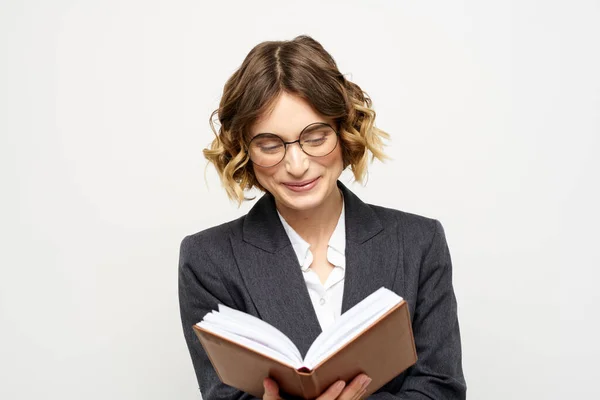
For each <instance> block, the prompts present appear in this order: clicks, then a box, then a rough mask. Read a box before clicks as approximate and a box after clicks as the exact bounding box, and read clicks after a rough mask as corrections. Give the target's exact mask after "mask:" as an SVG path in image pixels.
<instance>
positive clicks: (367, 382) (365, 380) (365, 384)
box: [361, 376, 373, 389]
mask: <svg viewBox="0 0 600 400" xmlns="http://www.w3.org/2000/svg"><path fill="white" fill-rule="evenodd" d="M371 381H373V379H371V378H369V377H368V376H365V377H364V378H363V379H362V386H361V388H362V389H365V388H366V387H367V386H369V383H371Z"/></svg>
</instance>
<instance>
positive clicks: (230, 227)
mask: <svg viewBox="0 0 600 400" xmlns="http://www.w3.org/2000/svg"><path fill="white" fill-rule="evenodd" d="M245 217H246V215H243V216H241V217H239V218H236V219H234V220H231V221H227V222H224V223H222V224H219V225H215V226H212V227H210V228H206V229H203V230H201V231H197V232H195V233H190V234H188V235H186V236H185V237H184V238H183V239H182V241H181V249H182V251H186V250H188V251H189V250H190V249H194V248H195V249H200V248H204V249H212V250H215V249H219V248H224V247H228V246H229V244H230V238H231V237H232V236H233V237H236V236H240V237H241V232H242V225H243V222H244V218H245Z"/></svg>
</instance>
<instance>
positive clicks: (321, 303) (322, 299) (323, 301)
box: [319, 297, 325, 305]
mask: <svg viewBox="0 0 600 400" xmlns="http://www.w3.org/2000/svg"><path fill="white" fill-rule="evenodd" d="M319 304H320V305H323V304H325V298H323V297H321V300H319Z"/></svg>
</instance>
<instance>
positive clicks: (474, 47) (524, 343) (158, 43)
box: [0, 0, 600, 400]
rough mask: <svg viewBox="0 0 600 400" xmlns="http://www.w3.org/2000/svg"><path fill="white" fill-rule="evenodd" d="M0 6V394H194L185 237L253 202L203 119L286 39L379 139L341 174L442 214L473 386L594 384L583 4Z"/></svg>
mask: <svg viewBox="0 0 600 400" xmlns="http://www.w3.org/2000/svg"><path fill="white" fill-rule="evenodd" d="M0 5H1V6H0V57H1V59H0V60H1V62H0V132H1V136H0V177H1V186H0V190H1V196H0V199H1V200H0V201H1V207H0V232H1V236H0V249H1V251H0V268H1V270H0V398H2V399H6V400H9V399H10V400H12V399H64V400H71V399H73V400H75V399H77V400H79V399H88V400H93V399H103V400H104V399H119V400H120V399H144V400H158V399H198V398H200V394H199V391H198V388H197V382H196V378H195V375H194V372H193V368H192V364H191V360H190V357H189V354H188V350H187V348H186V345H185V342H184V339H183V334H182V327H181V322H180V319H179V308H178V299H177V264H178V257H179V245H180V242H181V239H182V238H183V237H184V236H185V235H187V234H190V233H194V232H197V231H200V230H202V229H206V228H208V227H210V226H212V225H215V224H217V223H221V222H224V221H228V220H230V219H233V218H236V217H238V216H240V215H242V214H244V213H246V212H247V211H248V209H249V208H250V207H251V205H252V204H253V203H252V202H248V203H246V204H244V205H243V206H242V207H241V208H237V206H236V205H235V204H234V203H231V202H229V201H228V200H227V198H226V195H225V192H224V191H223V190H222V188H221V186H220V182H219V181H218V177H217V174H216V172H215V170H214V169H213V168H212V167H209V168H208V169H206V168H205V167H206V162H205V160H204V159H203V157H202V153H201V151H202V149H203V148H204V147H205V146H207V145H208V144H209V142H210V141H211V140H212V138H213V134H212V131H211V130H210V126H209V123H208V121H209V115H210V113H211V112H212V111H213V110H214V109H216V108H217V107H218V104H219V99H220V96H221V93H222V90H223V84H224V83H225V81H226V79H227V78H228V77H229V76H230V75H231V74H232V73H233V72H234V71H235V69H236V68H237V67H239V65H240V64H241V62H242V60H243V59H244V57H245V56H246V54H247V53H248V52H249V51H250V49H251V48H252V47H253V46H255V45H256V44H258V43H259V42H261V41H264V40H286V39H293V38H294V37H295V36H297V35H300V34H308V35H311V36H313V37H314V38H315V39H316V40H318V41H320V42H321V44H322V45H323V46H324V47H325V48H326V49H327V50H328V51H329V52H330V53H331V54H332V55H333V57H334V58H335V60H336V61H337V63H338V66H339V68H340V70H341V71H342V73H344V74H346V76H347V77H348V78H349V79H350V80H352V81H354V82H355V83H357V84H358V85H360V86H361V88H362V89H363V90H365V91H366V92H367V93H368V94H369V95H370V96H371V98H372V99H373V106H374V108H375V111H376V112H377V119H376V125H377V126H378V127H379V128H381V129H383V130H385V131H387V132H389V133H390V134H391V136H392V140H391V141H390V142H389V143H388V147H387V152H388V154H389V155H390V156H391V157H392V159H391V160H390V161H388V162H386V163H385V164H383V163H379V162H375V163H374V164H373V165H372V166H371V168H370V172H369V176H368V182H367V183H366V185H364V186H363V185H360V184H358V183H352V177H351V175H350V174H349V173H347V172H346V173H344V174H343V177H342V181H343V182H344V183H346V184H348V185H350V186H349V187H350V188H351V189H352V190H353V191H354V192H355V193H357V194H358V195H359V196H360V197H361V198H362V199H363V200H364V201H366V202H370V203H375V204H379V205H384V206H388V207H394V208H397V209H401V210H404V211H407V212H411V213H416V214H421V215H424V216H427V217H430V218H436V219H439V220H440V221H441V222H442V225H443V226H444V228H445V232H446V236H447V240H448V244H449V247H450V251H451V256H452V261H453V272H454V273H453V281H454V287H455V292H456V296H457V299H458V304H459V319H460V326H461V332H462V343H463V365H464V371H465V377H466V380H467V384H468V396H469V398H470V399H490V400H496V399H498V400H504V399H567V398H568V399H591V398H600V397H599V396H600V386H599V385H598V383H597V381H598V371H599V369H598V361H599V360H600V346H599V344H598V337H600V324H599V319H598V316H599V315H600V312H599V309H598V305H599V295H598V292H599V285H600V282H599V278H600V274H599V272H598V270H599V269H600V253H599V252H598V242H599V239H600V235H599V233H598V229H599V222H600V213H599V211H598V204H600V195H599V192H600V190H599V186H600V185H599V184H600V178H599V172H600V162H599V160H598V152H599V150H600V143H599V142H600V77H599V71H600V45H599V44H598V43H599V38H600V4H599V2H598V1H533V0H522V1H308V0H306V1H302V2H291V1H240V2H229V1H214V2H204V1H191V0H188V1H184V0H174V1H168V2H167V1H162V2H160V1H142V0H138V1H134V0H104V1H65V0H53V1H17V0H13V1H6V0H3V1H1V2H0ZM205 171H206V175H205ZM399 187H402V188H404V189H403V190H402V191H401V190H399V189H398V188H399Z"/></svg>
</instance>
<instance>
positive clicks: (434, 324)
mask: <svg viewBox="0 0 600 400" xmlns="http://www.w3.org/2000/svg"><path fill="white" fill-rule="evenodd" d="M434 222H435V233H434V234H433V239H432V242H431V245H430V247H429V250H428V251H427V253H426V254H425V256H424V258H423V261H422V264H421V270H420V274H419V285H418V286H419V287H418V294H417V304H416V307H415V314H414V316H413V333H414V338H415V346H416V349H417V355H418V361H417V363H416V364H415V365H413V366H412V367H411V368H409V369H408V370H407V371H406V373H405V374H406V377H405V380H404V382H403V384H402V387H401V388H400V391H399V392H398V393H389V392H379V393H375V394H373V395H371V396H369V399H377V400H425V399H427V400H431V399H435V400H442V399H443V400H453V399H465V398H466V391H467V387H466V383H465V379H464V376H463V371H462V356H461V344H460V332H459V326H458V316H457V304H456V297H455V295H454V289H453V287H452V261H451V258H450V251H449V249H448V244H447V242H446V237H445V234H444V228H443V227H442V224H441V223H440V222H439V221H438V220H434Z"/></svg>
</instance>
